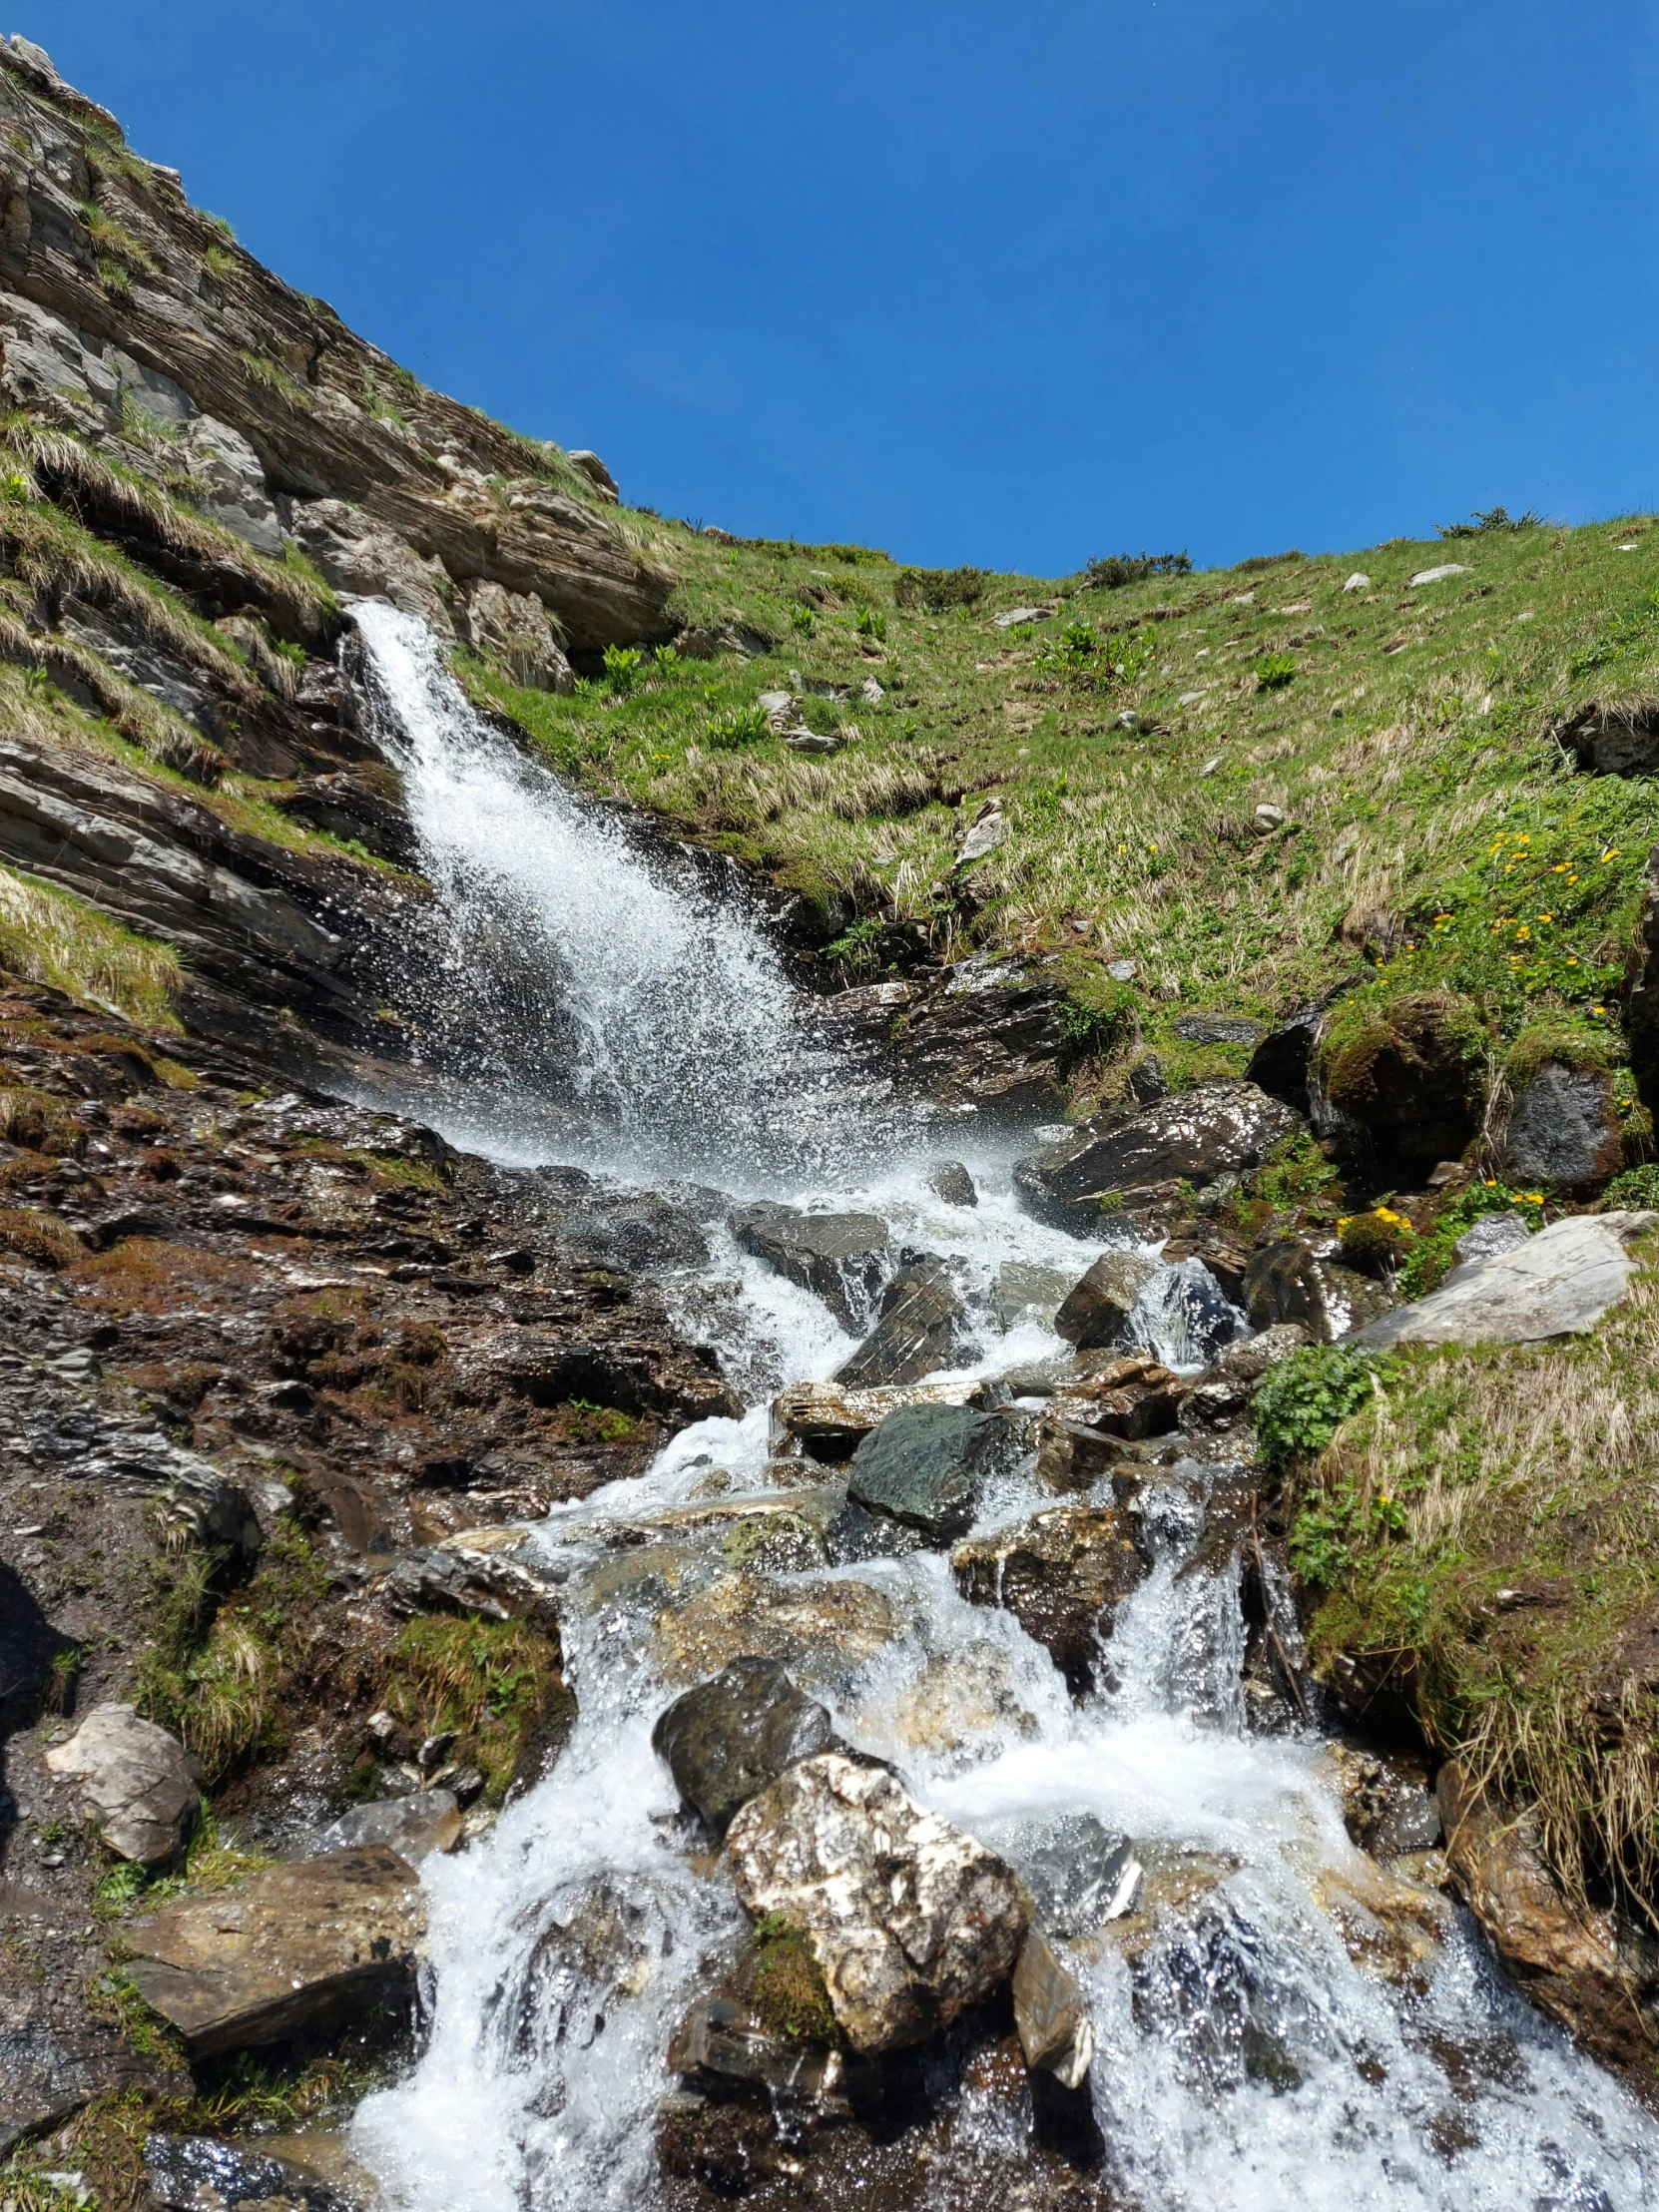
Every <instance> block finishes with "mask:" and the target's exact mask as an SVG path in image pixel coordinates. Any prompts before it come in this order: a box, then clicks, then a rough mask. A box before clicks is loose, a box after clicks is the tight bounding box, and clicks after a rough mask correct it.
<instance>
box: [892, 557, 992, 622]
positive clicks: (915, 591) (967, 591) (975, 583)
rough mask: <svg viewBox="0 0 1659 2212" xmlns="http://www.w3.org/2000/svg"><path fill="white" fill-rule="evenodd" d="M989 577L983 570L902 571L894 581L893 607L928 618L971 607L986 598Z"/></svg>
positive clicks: (909, 569) (914, 569) (919, 569)
mask: <svg viewBox="0 0 1659 2212" xmlns="http://www.w3.org/2000/svg"><path fill="white" fill-rule="evenodd" d="M989 582H990V575H989V573H988V571H987V570H985V569H982V568H903V569H900V570H899V572H898V575H897V577H896V578H895V579H894V581H893V588H892V595H893V601H894V604H895V605H897V606H899V607H920V608H921V609H922V610H923V611H924V612H925V613H927V614H930V615H945V614H949V612H950V611H951V609H952V608H953V607H971V606H973V605H974V604H975V602H976V601H978V600H980V599H982V598H983V597H984V595H985V586H986V585H987V584H988V583H989Z"/></svg>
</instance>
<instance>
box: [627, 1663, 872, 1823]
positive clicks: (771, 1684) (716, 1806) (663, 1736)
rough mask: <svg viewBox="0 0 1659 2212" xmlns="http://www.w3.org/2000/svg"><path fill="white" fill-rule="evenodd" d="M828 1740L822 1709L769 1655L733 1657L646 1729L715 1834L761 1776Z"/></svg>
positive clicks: (762, 1782) (772, 1776)
mask: <svg viewBox="0 0 1659 2212" xmlns="http://www.w3.org/2000/svg"><path fill="white" fill-rule="evenodd" d="M834 1742H835V1734H834V1729H833V1727H832V1726H831V1724H830V1715H829V1713H828V1712H827V1711H826V1710H825V1708H824V1707H823V1706H822V1705H820V1704H819V1703H818V1701H817V1699H816V1698H810V1697H804V1696H803V1695H802V1693H801V1692H800V1691H799V1690H798V1689H797V1688H796V1686H795V1684H794V1683H793V1682H792V1681H791V1680H790V1678H789V1676H788V1674H787V1673H786V1672H785V1671H784V1669H783V1668H782V1667H781V1666H779V1665H778V1663H777V1661H776V1660H772V1659H735V1660H734V1661H733V1662H732V1664H731V1665H730V1666H729V1667H725V1668H723V1669H722V1670H721V1672H720V1673H719V1674H717V1675H716V1676H715V1677H714V1678H713V1679H712V1680H711V1681H708V1682H700V1683H699V1684H698V1685H697V1687H696V1688H695V1689H693V1690H688V1691H686V1692H685V1694H684V1695H683V1696H682V1697H678V1698H676V1699H675V1701H674V1703H673V1704H672V1705H671V1706H669V1707H668V1709H667V1711H666V1712H664V1713H663V1714H662V1715H661V1717H660V1718H659V1720H658V1722H657V1725H656V1727H655V1728H654V1729H653V1730H652V1731H651V1748H652V1749H653V1750H654V1751H655V1752H656V1754H657V1756H658V1757H659V1758H660V1759H663V1760H666V1761H667V1763H668V1769H669V1772H670V1773H671V1774H672V1775H673V1777H674V1786H675V1788H676V1789H677V1790H678V1791H679V1792H680V1795H681V1797H682V1798H683V1799H684V1800H685V1802H686V1803H687V1804H688V1805H689V1806H691V1807H692V1809H693V1810H694V1811H695V1812H696V1813H697V1814H699V1815H700V1816H701V1818H702V1819H703V1820H704V1821H705V1822H706V1823H707V1824H708V1826H709V1827H710V1828H711V1829H713V1830H714V1832H715V1833H716V1834H717V1835H721V1836H723V1835H724V1834H725V1833H726V1830H727V1828H728V1826H729V1825H730V1823H731V1821H732V1818H733V1815H734V1814H736V1813H737V1812H738V1811H739V1810H740V1808H742V1807H743V1806H745V1805H747V1804H748V1803H749V1801H750V1799H751V1798H752V1797H754V1796H756V1795H757V1794H758V1792H760V1791H761V1790H764V1789H765V1788H766V1787H767V1785H768V1783H770V1782H775V1781H776V1780H777V1778H778V1777H779V1775H781V1774H783V1773H784V1772H785V1770H786V1769H787V1768H789V1767H793V1766H795V1765H796V1764H797V1763H798V1762H799V1761H800V1760H803V1759H812V1758H815V1757H816V1756H817V1755H818V1754H819V1753H820V1752H822V1751H827V1750H829V1749H830V1746H831V1745H832V1744H833V1743H834Z"/></svg>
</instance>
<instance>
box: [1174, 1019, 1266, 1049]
mask: <svg viewBox="0 0 1659 2212" xmlns="http://www.w3.org/2000/svg"><path fill="white" fill-rule="evenodd" d="M1175 1034H1176V1035H1177V1036H1178V1037H1179V1038H1180V1039H1181V1041H1182V1043H1183V1044H1249V1045H1254V1044H1258V1043H1260V1041H1261V1038H1262V1024H1261V1022H1259V1021H1251V1020H1249V1019H1248V1018H1247V1017H1246V1016H1245V1015H1243V1014H1177V1015H1176V1017H1175Z"/></svg>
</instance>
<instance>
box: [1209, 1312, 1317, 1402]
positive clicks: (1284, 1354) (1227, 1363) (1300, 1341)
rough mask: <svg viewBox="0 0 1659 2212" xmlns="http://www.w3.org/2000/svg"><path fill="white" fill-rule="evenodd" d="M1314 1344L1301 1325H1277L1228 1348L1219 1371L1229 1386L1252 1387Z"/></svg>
mask: <svg viewBox="0 0 1659 2212" xmlns="http://www.w3.org/2000/svg"><path fill="white" fill-rule="evenodd" d="M1312 1342H1313V1340H1312V1338H1311V1337H1310V1336H1309V1334H1308V1331H1307V1330H1306V1329H1305V1328H1304V1327H1303V1325H1302V1323H1301V1322H1298V1321H1282V1322H1276V1323H1275V1324H1274V1325H1273V1326H1272V1327H1271V1328H1268V1329H1264V1330H1262V1331H1261V1332H1260V1333H1259V1334H1258V1335H1256V1336H1254V1337H1245V1338H1242V1339H1241V1340H1240V1341H1239V1342H1238V1343H1237V1344H1231V1345H1229V1346H1228V1347H1227V1350H1226V1351H1225V1352H1224V1353H1222V1355H1221V1356H1220V1358H1219V1359H1218V1360H1217V1362H1216V1367H1217V1370H1218V1371H1219V1372H1220V1373H1221V1374H1222V1375H1225V1376H1226V1377H1227V1378H1228V1380H1229V1381H1230V1382H1233V1383H1243V1384H1245V1385H1246V1387H1249V1385H1251V1384H1252V1383H1260V1382H1261V1380H1262V1378H1263V1376H1265V1375H1266V1374H1267V1372H1268V1370H1269V1369H1270V1368H1276V1367H1278V1365H1279V1363H1280V1361H1281V1360H1288V1359H1289V1358H1290V1356H1291V1354H1292V1353H1293V1352H1300V1351H1301V1350H1302V1348H1303V1346H1304V1345H1306V1344H1311V1343H1312Z"/></svg>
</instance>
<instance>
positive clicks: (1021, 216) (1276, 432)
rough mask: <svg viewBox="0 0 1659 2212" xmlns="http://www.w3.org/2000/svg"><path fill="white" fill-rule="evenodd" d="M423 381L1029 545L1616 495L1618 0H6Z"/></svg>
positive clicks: (1422, 515)
mask: <svg viewBox="0 0 1659 2212" xmlns="http://www.w3.org/2000/svg"><path fill="white" fill-rule="evenodd" d="M11 20H12V25H13V27H14V28H16V29H19V30H21V31H23V32H24V33H25V35H27V36H29V37H31V38H34V39H36V40H37V41H38V42H39V43H40V44H41V45H43V46H45V47H46V48H47V49H48V51H49V52H50V53H51V54H52V56H53V59H54V60H55V61H56V62H57V64H58V66H59V68H60V69H61V70H62V71H63V73H64V75H65V76H67V77H68V78H70V79H71V81H72V82H74V83H76V84H78V85H80V86H81V87H82V88H83V89H84V90H86V91H88V92H90V93H92V94H93V95H94V96H95V97H96V98H97V99H100V100H102V101H103V102H105V104H106V105H107V106H109V107H111V108H113V109H114V110H115V112H116V113H117V114H118V115H119V116H120V117H121V119H122V121H123V123H124V124H125V126H126V128H127V132H128V136H129V138H130V139H131V140H132V142H133V144H134V145H135V146H136V147H137V148H138V149H139V151H140V152H142V153H145V154H148V155H149V156H150V157H151V158H152V159H153V160H157V161H163V162H169V163H172V164H174V165H176V166H177V167H179V168H180V169H182V170H183V171H184V174H185V183H186V188H187V190H188V191H189V192H190V193H191V196H192V197H193V199H195V200H196V201H197V202H198V204H199V205H201V206H204V207H207V208H210V209H212V210H213V211H214V212H215V213H217V214H220V215H223V216H225V217H227V218H228V219H229V220H230V221H231V222H232V223H233V224H234V225H235V227H236V230H237V233H238V235H239V237H240V238H241V239H242V240H243V242H244V243H245V244H246V245H247V246H249V247H250V248H251V249H252V250H253V251H254V252H255V253H257V254H259V255H260V256H261V257H262V258H263V259H264V260H266V261H267V262H269V263H270V264H272V266H273V267H275V268H276V269H277V270H278V271H279V272H280V273H281V274H282V275H283V276H284V277H287V278H288V279H289V280H290V281H291V282H292V283H294V284H296V285H298V286H299V287H300V288H301V289H303V290H306V291H311V292H317V293H320V294H321V295H322V296H323V297H324V298H326V299H328V300H329V301H330V302H331V303H332V304H333V305H334V306H335V307H336V308H337V309H338V310H339V312H340V313H341V314H342V315H343V316H344V317H345V319H346V320H347V321H348V322H349V323H351V324H352V325H353V326H354V327H356V328H357V329H359V330H361V331H362V332H363V333H364V334H365V335H366V336H368V337H370V338H372V339H374V340H375V341H376V342H377V343H378V344H381V345H383V346H384V347H385V348H386V349H387V350H388V351H389V352H391V353H393V354H395V355H396V356H397V357H398V358H399V359H401V360H403V361H405V362H407V363H408V365H409V366H410V367H412V368H413V369H415V371H416V372H417V373H418V374H419V375H421V376H422V377H423V378H424V379H425V380H426V381H428V382H429V383H433V384H436V385H439V386H441V387H442V388H444V389H446V390H448V391H451V392H454V393H455V394H457V395H458V396H459V397H461V398H464V399H467V400H470V401H472V402H474V403H475V404H477V405H480V406H483V407H485V408H487V409H488V410H489V412H490V413H492V414H496V415H499V416H501V417H502V418H503V419H505V420H507V421H510V422H512V423H514V424H515V425H517V426H518V427H520V428H522V429H525V430H530V431H533V432H535V433H537V434H539V435H542V436H548V437H554V438H557V439H558V440H559V441H560V442H561V443H563V444H565V445H591V446H594V447H596V448H597V449H598V450H599V452H601V453H602V454H603V455H604V456H605V459H606V460H607V461H608V462H609V463H610V465H611V467H612V468H613V469H614V470H615V471H616V473H617V475H618V476H619V477H620V478H621V480H622V485H623V491H624V495H625V496H626V497H629V498H632V499H636V500H639V501H642V502H647V503H649V504H650V505H652V506H654V507H657V508H659V509H660V510H661V511H662V512H664V513H667V514H679V515H686V516H689V517H692V518H694V519H698V520H703V521H710V522H719V523H721V524H723V525H724V526H725V527H726V528H728V529H732V530H737V531H741V532H745V533H760V534H766V535H774V536H789V535H792V534H793V535H795V536H797V537H801V538H808V539H850V540H856V541H859V542H861V543H865V544H873V545H881V546H884V547H886V548H887V549H888V550H889V551H890V552H892V553H893V554H895V555H896V556H898V557H899V558H901V559H905V560H911V561H919V562H925V563H929V564H952V563H955V562H957V561H973V562H978V563H981V564H984V565H986V566H990V567H996V568H1021V569H1027V570H1031V571H1033V572H1035V573H1039V574H1059V573H1064V572H1066V571H1068V570H1070V569H1073V568H1075V567H1077V566H1078V565H1079V564H1080V563H1081V562H1082V561H1083V560H1085V559H1086V558H1087V557H1088V556H1090V555H1091V554H1097V553H1107V552H1116V551H1120V550H1124V549H1139V548H1141V547H1143V546H1145V547H1148V548H1150V549H1152V550H1154V551H1161V550H1163V549H1165V548H1178V547H1182V546H1185V547H1187V548H1188V549H1189V550H1190V551H1191V553H1192V555H1193V557H1194V559H1195V560H1198V561H1200V562H1212V561H1230V560H1234V559H1237V558H1240V557H1242V556H1243V555H1245V554H1248V553H1255V552H1272V551H1277V550H1279V549H1281V548H1283V547H1286V546H1289V545H1293V544H1295V545H1300V546H1302V547H1304V548H1305V549H1306V550H1309V551H1312V550H1315V549H1323V548H1343V547H1357V546H1361V545H1365V544H1369V543H1373V542H1375V541H1377V540H1378V539H1381V538H1383V537H1387V536H1391V535H1394V534H1396V533H1399V534H1409V535H1427V534H1430V533H1431V531H1432V529H1433V526H1434V524H1435V523H1437V522H1443V521H1446V520H1449V519H1451V518H1453V517H1456V516H1459V515H1461V514H1463V513H1465V512H1466V511H1467V510H1468V509H1470V508H1471V507H1474V506H1488V505H1490V504H1492V503H1494V502H1497V501H1501V502H1503V503H1504V504H1506V505H1507V506H1509V507H1510V508H1511V509H1518V508H1521V507H1527V506H1531V507H1536V508H1540V509H1542V510H1543V511H1544V512H1546V513H1548V514H1550V515H1552V516H1559V517H1561V518H1563V519H1569V520H1577V519H1581V518H1583V517H1585V516H1589V515H1598V514H1611V513H1617V512H1622V511H1624V510H1626V509H1630V508H1635V507H1650V506H1653V505H1656V504H1659V409H1656V405H1655V399H1656V389H1655V386H1656V378H1655V367H1656V357H1659V284H1656V283H1655V258H1656V257H1655V189H1654V180H1655V175H1656V165H1655V159H1654V157H1655V144H1654V139H1655V132H1654V116H1655V102H1654V93H1655V66H1654V64H1655V48H1656V36H1659V8H1656V6H1655V5H1654V4H1653V0H1646V4H1636V0H1610V4H1603V0H1553V4H1549V0H1542V4H1540V0H1502V4H1498V0H1457V4H1455V5H1452V6H1449V7H1448V6H1446V5H1445V4H1444V0H1432V4H1430V0H1381V4H1373V5H1371V6H1369V7H1362V6H1358V5H1355V4H1354V0H1336V4H1335V5H1333V4H1332V0H1094V4H1092V5H1088V4H1078V0H1046V4H1043V5H1040V6H1039V5H1033V4H1032V0H880V4H877V0H835V4H833V5H828V6H827V5H823V4H822V0H821V4H817V5H811V6H806V5H800V4H799V0H702V4H701V5H696V6H687V5H685V4H684V0H679V4H676V5H669V4H668V0H615V4H609V5H597V4H590V5H578V4H568V5H567V4H562V0H470V5H467V6H465V7H456V6H454V5H447V6H442V7H440V6H438V5H436V4H433V0H330V4H329V5H326V6H322V5H316V4H313V0H283V4H282V5H280V6H276V5H272V4H271V0H258V4H251V0H144V4H142V5H139V6H134V5H133V0H31V4H30V5H29V6H28V8H27V12H26V13H18V14H15V15H14V16H13V17H12V19H11Z"/></svg>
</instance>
